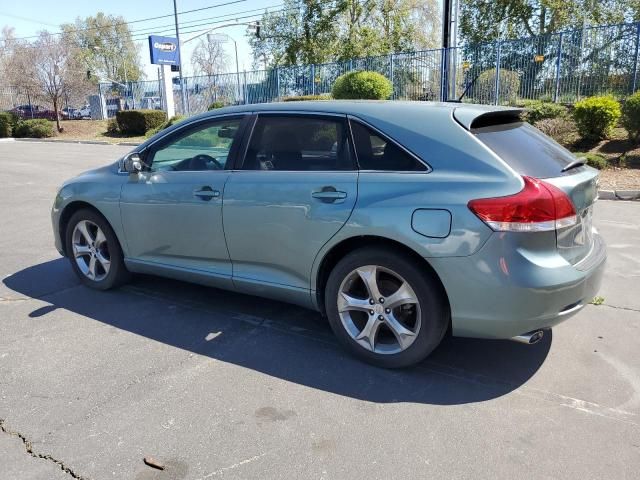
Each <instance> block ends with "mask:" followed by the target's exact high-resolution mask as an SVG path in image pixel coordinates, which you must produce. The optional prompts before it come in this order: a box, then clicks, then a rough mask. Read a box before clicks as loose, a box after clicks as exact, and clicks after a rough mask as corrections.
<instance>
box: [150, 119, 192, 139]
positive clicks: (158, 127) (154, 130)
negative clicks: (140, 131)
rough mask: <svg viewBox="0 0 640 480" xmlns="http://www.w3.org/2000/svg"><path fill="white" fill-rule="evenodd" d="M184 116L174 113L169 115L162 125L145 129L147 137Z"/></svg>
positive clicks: (179, 120)
mask: <svg viewBox="0 0 640 480" xmlns="http://www.w3.org/2000/svg"><path fill="white" fill-rule="evenodd" d="M185 118H187V117H185V116H184V115H174V116H173V117H171V118H170V119H169V120H167V121H166V122H164V123H163V124H162V125H159V126H157V127H155V128H152V129H150V130H148V131H147V134H146V136H147V137H152V136H154V135H155V134H156V133H158V132H160V131H162V130H164V129H165V128H169V127H170V126H171V125H173V124H174V123H179V122H181V121H182V120H184V119H185Z"/></svg>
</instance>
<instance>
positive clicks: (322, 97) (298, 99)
mask: <svg viewBox="0 0 640 480" xmlns="http://www.w3.org/2000/svg"><path fill="white" fill-rule="evenodd" d="M308 100H310V101H313V100H331V95H329V94H328V93H324V94H322V95H298V96H296V97H283V98H282V101H283V102H304V101H308Z"/></svg>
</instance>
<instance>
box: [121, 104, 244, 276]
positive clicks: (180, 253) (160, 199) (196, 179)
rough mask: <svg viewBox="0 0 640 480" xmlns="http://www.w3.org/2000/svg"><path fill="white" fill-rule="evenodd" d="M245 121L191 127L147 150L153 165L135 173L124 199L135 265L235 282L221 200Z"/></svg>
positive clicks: (226, 120)
mask: <svg viewBox="0 0 640 480" xmlns="http://www.w3.org/2000/svg"><path fill="white" fill-rule="evenodd" d="M241 124H242V118H241V117H223V118H220V119H214V120H208V121H205V122H199V123H198V124H196V125H194V126H189V125H187V126H185V128H183V129H179V130H177V131H176V132H174V133H173V134H170V135H169V138H166V139H162V140H161V141H160V142H158V144H157V146H152V147H150V149H149V150H148V152H145V154H144V162H145V164H146V165H148V168H146V169H145V170H144V171H143V172H140V173H139V174H137V175H131V177H130V179H129V182H128V183H126V184H125V185H124V187H123V189H122V194H121V200H120V210H121V216H122V223H123V228H124V232H125V238H126V243H127V260H128V261H129V262H133V263H138V264H146V265H151V266H155V267H157V268H162V267H167V268H172V269H180V270H182V271H184V270H192V271H197V272H200V273H202V274H208V275H212V276H213V277H219V278H221V280H224V279H225V278H226V279H227V280H228V281H230V278H231V265H230V262H229V254H228V252H227V247H226V244H225V238H224V232H223V229H222V199H223V196H224V188H225V183H226V182H227V180H228V178H229V174H230V172H229V170H227V169H226V167H227V162H229V163H231V160H232V158H233V156H234V155H235V151H236V150H237V143H238V142H237V137H239V136H240V135H241V133H240V130H241V129H240V125H241ZM223 283H224V282H223Z"/></svg>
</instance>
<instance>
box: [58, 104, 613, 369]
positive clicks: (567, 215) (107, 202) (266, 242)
mask: <svg viewBox="0 0 640 480" xmlns="http://www.w3.org/2000/svg"><path fill="white" fill-rule="evenodd" d="M519 115H520V111H519V110H517V109H509V108H500V107H486V106H479V105H462V104H451V103H449V104H446V103H445V104H443V103H423V102H400V101H394V102H356V101H343V102H336V101H323V102H290V103H275V104H262V105H243V106H238V107H228V108H221V109H218V110H214V111H212V112H207V113H205V114H202V115H199V116H196V117H192V118H190V119H188V120H185V121H182V122H180V123H177V124H175V125H173V126H172V127H169V128H167V129H166V130H162V131H161V132H159V133H158V134H156V135H155V136H153V137H151V138H150V139H149V140H147V141H146V142H144V143H143V144H141V145H140V146H139V147H137V148H135V149H134V150H133V151H132V152H131V153H130V154H128V155H127V156H125V157H124V158H122V159H121V160H119V161H118V162H117V163H115V164H112V165H108V166H105V167H103V168H99V169H97V170H92V171H90V172H87V173H85V174H83V175H81V176H79V177H77V178H75V179H73V180H70V181H68V182H66V183H65V184H64V185H63V186H62V188H61V189H60V191H59V192H58V194H57V196H56V198H55V202H54V205H53V209H52V221H53V230H54V238H55V243H56V247H57V249H58V251H59V252H61V253H62V254H63V255H66V256H67V257H68V258H69V260H70V263H71V266H72V268H73V269H74V271H75V273H76V274H77V275H78V277H79V278H80V280H81V281H82V282H83V283H84V284H85V285H87V286H89V287H92V288H95V289H100V290H105V289H108V288H112V287H115V286H117V285H119V284H121V283H123V282H125V281H126V280H127V278H128V275H129V273H130V272H139V273H147V274H157V275H164V276H167V277H173V278H177V279H180V280H187V281H192V282H197V283H202V284H206V285H210V286H213V287H219V288H223V289H229V290H235V291H238V292H243V293H248V294H253V295H261V296H265V297H269V298H274V299H277V300H281V301H285V302H291V303H295V304H299V305H302V306H305V307H308V308H313V309H316V310H319V311H320V312H322V313H324V314H326V316H327V317H328V320H329V323H330V325H331V327H332V329H333V331H334V332H335V334H336V336H337V337H338V339H339V340H340V342H341V343H342V344H343V345H344V346H346V347H347V348H348V349H349V350H351V351H352V352H353V353H355V354H356V355H358V356H359V357H360V358H362V359H364V360H366V361H368V362H371V363H373V364H375V365H379V366H383V367H402V366H406V365H411V364H414V363H416V362H419V361H420V360H422V359H423V358H425V357H426V356H427V355H429V353H431V352H432V351H433V349H435V348H436V347H437V345H438V344H439V343H440V341H441V340H442V338H443V337H444V335H445V334H446V332H447V331H449V330H450V331H451V332H452V334H453V335H457V336H464V337H477V338H493V339H514V340H517V341H519V342H522V343H529V344H530V343H536V342H537V341H539V340H540V339H541V338H542V335H543V332H544V331H545V329H549V328H551V327H553V326H554V325H557V324H558V323H560V322H562V321H564V320H566V319H568V318H569V317H571V316H573V315H575V314H576V313H578V312H579V311H580V310H581V309H582V308H583V307H584V306H585V305H587V304H588V303H589V302H590V301H591V299H592V298H593V297H594V295H595V294H596V292H597V291H598V288H599V286H600V282H601V279H602V275H603V270H604V265H605V259H606V248H605V245H604V243H603V241H602V239H601V237H600V235H598V233H597V231H596V230H595V229H594V228H593V225H592V218H593V204H594V202H595V201H596V198H597V185H596V183H597V178H598V171H597V170H595V169H593V168H591V167H588V166H586V165H585V164H584V162H583V161H582V160H579V159H577V158H576V157H574V156H573V155H572V154H571V153H570V152H569V151H567V150H565V149H564V148H563V147H561V146H560V145H558V144H557V143H555V142H554V141H553V140H551V139H550V138H548V137H547V136H545V135H544V134H542V133H541V132H540V131H539V130H537V129H535V128H534V127H532V126H531V125H529V124H527V123H524V122H522V121H521V119H520V116H519Z"/></svg>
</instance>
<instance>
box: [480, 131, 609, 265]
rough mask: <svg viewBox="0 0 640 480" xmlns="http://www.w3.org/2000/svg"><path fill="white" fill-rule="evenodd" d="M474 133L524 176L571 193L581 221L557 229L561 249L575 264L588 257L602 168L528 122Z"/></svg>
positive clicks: (568, 193)
mask: <svg viewBox="0 0 640 480" xmlns="http://www.w3.org/2000/svg"><path fill="white" fill-rule="evenodd" d="M472 132H473V133H474V134H476V136H477V137H478V139H479V140H480V141H481V142H483V143H484V144H485V145H487V146H488V147H489V148H490V149H491V150H493V151H494V152H495V153H496V154H497V155H498V156H499V157H500V158H501V159H502V160H504V161H505V162H506V163H507V164H508V165H509V166H510V167H511V168H513V170H515V171H516V172H517V173H519V174H520V175H526V176H529V177H534V178H539V179H544V181H545V182H548V183H551V184H553V185H555V186H556V187H558V188H560V189H561V190H563V191H564V192H565V193H566V194H567V195H569V197H570V198H571V201H572V202H573V205H574V207H575V209H576V212H577V217H578V221H577V223H576V224H575V225H572V226H569V227H565V228H561V229H559V230H557V233H556V238H557V248H558V250H559V252H560V254H561V255H562V256H563V257H564V258H565V259H566V260H567V261H568V262H570V263H571V264H572V265H575V264H576V263H578V262H580V261H581V260H582V259H583V258H585V257H586V256H587V255H588V254H589V252H590V251H591V249H592V248H593V242H594V237H593V223H592V218H593V203H594V202H595V200H596V198H597V192H598V190H597V179H598V171H597V170H596V169H593V168H591V167H588V166H584V165H580V164H579V163H577V161H578V160H579V159H578V158H577V157H576V156H575V155H573V154H572V153H571V152H570V151H568V150H567V149H565V148H564V147H562V146H561V145H559V144H558V143H556V142H555V141H553V140H552V139H551V138H549V137H547V136H546V135H544V134H543V133H542V132H540V131H539V130H538V129H536V128H534V127H532V126H531V125H529V124H527V123H524V122H519V121H511V122H507V123H498V124H494V125H489V126H484V127H481V128H475V129H473V128H472Z"/></svg>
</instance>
